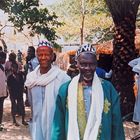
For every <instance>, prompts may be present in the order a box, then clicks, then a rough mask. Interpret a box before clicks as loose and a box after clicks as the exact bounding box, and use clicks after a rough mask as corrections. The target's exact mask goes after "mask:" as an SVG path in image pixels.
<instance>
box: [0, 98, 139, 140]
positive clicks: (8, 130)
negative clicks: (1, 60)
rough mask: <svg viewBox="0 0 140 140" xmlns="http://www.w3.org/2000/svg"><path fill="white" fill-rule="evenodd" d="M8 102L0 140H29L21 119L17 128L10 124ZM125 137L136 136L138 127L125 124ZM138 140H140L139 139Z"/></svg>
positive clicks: (18, 119)
mask: <svg viewBox="0 0 140 140" xmlns="http://www.w3.org/2000/svg"><path fill="white" fill-rule="evenodd" d="M10 107H11V104H10V101H9V99H8V98H7V99H5V102H4V116H3V124H4V128H5V130H4V131H2V132H1V131H0V140H31V137H30V133H29V127H28V126H24V125H22V123H21V117H17V121H18V123H19V124H20V126H19V127H16V126H14V125H13V123H12V118H11V114H10V110H11V109H10ZM25 110H26V120H29V118H30V108H28V107H26V108H25ZM124 128H125V135H126V140H131V138H132V137H134V136H135V135H136V134H138V133H140V132H139V131H138V125H135V124H134V123H132V122H125V123H124ZM139 140H140V139H139Z"/></svg>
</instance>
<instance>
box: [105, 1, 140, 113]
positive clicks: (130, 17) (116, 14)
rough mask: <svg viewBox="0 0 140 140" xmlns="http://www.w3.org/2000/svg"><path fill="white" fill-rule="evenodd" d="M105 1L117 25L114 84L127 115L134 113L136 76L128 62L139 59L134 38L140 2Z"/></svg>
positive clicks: (114, 42)
mask: <svg viewBox="0 0 140 140" xmlns="http://www.w3.org/2000/svg"><path fill="white" fill-rule="evenodd" d="M105 1H106V3H107V5H108V8H109V10H110V12H111V15H112V18H113V21H114V25H115V35H114V41H113V47H114V49H113V75H112V82H113V84H114V86H115V87H116V89H117V91H118V92H119V93H120V96H121V109H122V115H125V114H127V113H129V112H132V111H133V107H134V101H135V97H134V92H133V85H134V74H133V72H132V70H131V68H130V67H129V66H128V62H129V61H130V60H132V59H134V58H136V57H137V53H136V49H135V44H134V37H135V29H136V15H137V12H138V7H139V4H140V0H105Z"/></svg>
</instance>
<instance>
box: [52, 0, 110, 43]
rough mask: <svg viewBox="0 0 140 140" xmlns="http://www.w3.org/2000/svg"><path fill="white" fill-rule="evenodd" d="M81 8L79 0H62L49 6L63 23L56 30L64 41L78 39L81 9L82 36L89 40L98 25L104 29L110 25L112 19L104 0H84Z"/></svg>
mask: <svg viewBox="0 0 140 140" xmlns="http://www.w3.org/2000/svg"><path fill="white" fill-rule="evenodd" d="M83 8H84V9H82V5H81V0H63V1H62V2H61V3H59V4H56V5H53V6H51V7H50V9H51V10H53V11H55V12H56V13H57V15H58V17H59V18H60V19H61V20H62V21H63V22H64V23H65V25H64V26H62V27H60V28H59V29H58V30H57V32H58V33H59V35H60V36H63V38H64V39H65V41H78V40H79V38H80V34H81V32H80V29H81V23H82V14H83V12H82V10H83V11H84V15H85V22H84V23H85V24H84V38H85V41H91V42H92V38H93V36H94V34H95V32H93V30H94V29H97V28H98V27H100V28H102V29H106V28H108V27H110V26H111V25H112V19H111V18H110V13H109V11H108V8H107V6H106V3H105V1H104V0H84V3H83ZM89 38H90V39H89Z"/></svg>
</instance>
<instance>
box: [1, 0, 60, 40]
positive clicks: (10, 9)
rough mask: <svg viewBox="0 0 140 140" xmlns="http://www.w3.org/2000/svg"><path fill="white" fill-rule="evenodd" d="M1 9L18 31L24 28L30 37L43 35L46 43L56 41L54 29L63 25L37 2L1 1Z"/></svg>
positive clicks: (37, 0)
mask: <svg viewBox="0 0 140 140" xmlns="http://www.w3.org/2000/svg"><path fill="white" fill-rule="evenodd" d="M1 9H2V10H4V11H5V12H7V13H8V14H9V21H11V22H12V23H13V24H14V27H16V29H17V30H18V31H23V30H24V29H25V28H24V27H26V28H28V30H29V31H30V36H34V35H35V34H37V35H41V34H43V35H44V36H45V37H46V38H47V39H48V41H54V40H56V38H57V35H56V29H57V28H58V27H59V26H61V25H63V23H61V22H59V21H58V17H57V15H56V14H55V13H54V12H53V13H49V11H48V9H47V8H40V7H39V0H23V1H16V0H15V1H14V0H11V1H9V0H7V1H3V8H2V7H1Z"/></svg>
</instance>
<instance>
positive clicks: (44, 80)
mask: <svg viewBox="0 0 140 140" xmlns="http://www.w3.org/2000/svg"><path fill="white" fill-rule="evenodd" d="M68 80H70V78H69V77H68V76H67V75H66V74H65V73H64V72H63V71H62V70H60V69H59V68H58V67H53V66H52V68H51V69H50V70H49V71H48V72H47V73H46V74H42V75H41V74H40V66H37V67H36V68H35V70H34V71H32V72H31V73H29V74H28V75H27V80H26V82H25V85H26V86H27V87H28V88H29V89H32V88H33V87H35V86H45V97H44V101H43V105H42V110H39V111H40V112H38V113H41V122H40V123H41V131H42V133H40V135H43V136H42V137H43V139H41V140H50V135H51V127H52V121H53V117H54V111H55V100H56V96H57V94H58V90H59V87H60V86H61V85H62V84H63V83H64V82H66V81H68ZM32 94H34V93H32ZM38 94H41V93H38ZM35 108H37V107H35ZM33 117H34V116H33ZM34 124H35V123H34ZM32 126H33V127H34V126H36V125H32ZM37 129H39V128H35V129H34V130H35V131H38V130H37ZM32 133H35V132H32ZM35 135H36V134H34V136H33V135H32V139H33V140H37V138H36V136H35Z"/></svg>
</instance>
